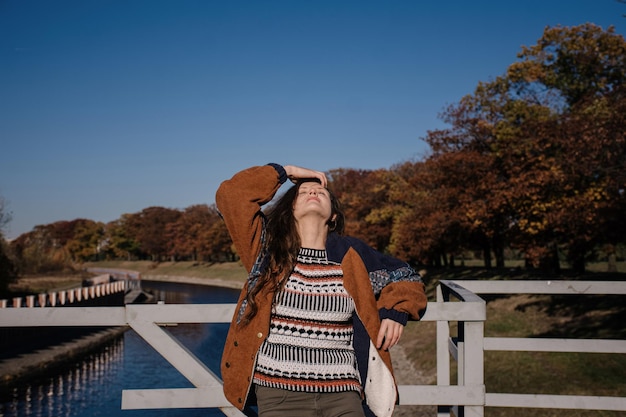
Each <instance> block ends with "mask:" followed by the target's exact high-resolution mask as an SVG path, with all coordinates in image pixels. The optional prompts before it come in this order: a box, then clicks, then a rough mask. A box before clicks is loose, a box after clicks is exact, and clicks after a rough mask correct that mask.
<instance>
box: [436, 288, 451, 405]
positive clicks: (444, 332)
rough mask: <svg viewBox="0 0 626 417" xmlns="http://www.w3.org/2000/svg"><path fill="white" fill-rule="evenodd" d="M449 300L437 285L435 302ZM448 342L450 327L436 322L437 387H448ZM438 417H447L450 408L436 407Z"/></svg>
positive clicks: (442, 321)
mask: <svg viewBox="0 0 626 417" xmlns="http://www.w3.org/2000/svg"><path fill="white" fill-rule="evenodd" d="M448 300H449V295H448V294H447V293H445V294H444V292H443V290H442V286H441V284H440V285H437V302H438V303H443V302H445V301H448ZM448 340H450V325H449V323H448V321H445V320H438V321H437V385H439V386H449V385H450V352H449V350H448ZM437 416H438V417H446V416H447V417H449V416H450V406H447V405H439V406H437Z"/></svg>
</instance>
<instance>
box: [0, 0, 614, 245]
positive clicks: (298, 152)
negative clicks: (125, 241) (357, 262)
mask: <svg viewBox="0 0 626 417" xmlns="http://www.w3.org/2000/svg"><path fill="white" fill-rule="evenodd" d="M624 14H626V4H623V3H619V2H618V1H617V0H586V1H582V0H571V1H567V0H561V1H554V0H542V1H536V0H528V1H502V0H491V1H488V0H478V1H473V2H468V1H421V0H411V1H409V0H392V1H369V0H359V1H342V0H332V1H325V0H322V1H308V0H285V1H273V0H257V1H235V0H233V1H227V0H221V1H212V0H196V1H187V0H176V1H174V0H169V1H161V0H123V1H122V0H74V1H66V0H54V1H52V0H39V1H35V0H0V196H1V197H3V198H4V200H5V203H6V206H7V207H6V208H7V209H8V210H9V211H11V212H12V213H13V220H12V222H11V223H10V224H9V225H8V227H7V228H6V229H5V234H6V236H7V237H9V238H14V237H17V236H18V235H20V234H21V233H24V232H28V231H30V230H32V228H33V227H34V226H36V225H39V224H48V223H52V222H54V221H58V220H72V219H76V218H87V219H92V220H97V221H104V222H108V221H111V220H115V219H117V218H119V217H120V216H121V215H122V214H124V213H135V212H139V211H141V210H142V209H144V208H146V207H149V206H163V207H170V208H180V209H182V208H185V207H188V206H190V205H193V204H203V203H206V204H212V203H213V202H214V194H215V190H216V189H217V186H218V184H219V183H220V182H221V181H222V180H224V179H226V178H229V177H230V176H232V175H233V174H234V173H235V172H237V171H238V170H240V169H242V168H245V167H248V166H251V165H258V164H265V163H267V162H278V163H283V164H295V165H301V166H305V167H309V168H314V169H319V170H330V169H334V168H359V169H376V168H390V167H392V166H393V165H394V164H397V163H401V162H404V161H407V160H414V159H420V158H421V157H422V156H423V155H424V154H425V153H426V152H427V151H428V148H427V145H426V144H425V143H424V142H423V141H422V140H421V138H423V137H424V136H425V134H426V132H427V131H428V130H432V129H437V128H441V127H443V124H442V122H441V121H440V120H439V119H438V115H439V114H440V112H441V111H442V110H443V109H444V108H445V107H446V106H447V105H449V104H452V103H456V102H458V100H459V99H460V98H461V97H463V96H464V95H466V94H470V93H472V92H473V90H474V88H475V87H476V85H477V83H478V82H479V81H488V80H490V79H492V78H493V77H496V76H498V75H500V74H502V73H503V72H504V70H505V69H506V67H507V66H508V65H510V64H511V63H513V62H515V60H516V54H517V53H518V52H519V51H520V48H521V46H522V45H533V44H535V43H536V41H537V39H539V38H540V37H541V35H542V32H543V29H544V28H545V27H546V26H556V25H559V24H560V25H563V26H573V25H578V24H582V23H585V22H592V23H595V24H598V25H600V26H602V27H604V28H607V27H608V26H609V25H614V26H615V27H616V30H617V32H618V33H621V34H624V33H626V18H624V17H623V15H624Z"/></svg>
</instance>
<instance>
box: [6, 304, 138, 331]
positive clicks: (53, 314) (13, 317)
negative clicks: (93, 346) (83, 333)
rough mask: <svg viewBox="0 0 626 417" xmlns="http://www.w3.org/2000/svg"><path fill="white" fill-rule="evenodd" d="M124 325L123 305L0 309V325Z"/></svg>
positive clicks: (124, 309) (124, 310) (124, 312)
mask: <svg viewBox="0 0 626 417" xmlns="http://www.w3.org/2000/svg"><path fill="white" fill-rule="evenodd" d="M125 325H126V308H125V307H42V308H36V309H35V308H28V309H26V308H5V309H2V310H0V327H37V326H125Z"/></svg>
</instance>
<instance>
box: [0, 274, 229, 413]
mask: <svg viewBox="0 0 626 417" xmlns="http://www.w3.org/2000/svg"><path fill="white" fill-rule="evenodd" d="M144 288H145V289H147V290H149V291H151V292H153V293H154V294H155V295H157V296H158V297H159V299H161V300H163V301H165V302H166V303H167V304H174V303H224V302H234V301H235V300H236V296H237V293H238V291H236V290H231V289H223V288H214V287H202V286H195V285H178V284H167V283H163V284H162V283H146V284H145V285H144ZM166 331H168V332H170V333H171V334H172V335H174V336H175V337H176V338H177V339H178V340H180V342H181V343H182V344H183V345H185V346H186V347H187V348H188V349H189V350H190V351H191V352H193V353H194V354H195V355H196V356H197V357H198V359H200V360H201V361H202V362H204V363H205V364H206V365H207V367H208V368H209V369H211V370H212V371H213V372H215V373H216V374H218V375H219V363H220V359H221V349H222V346H223V341H224V339H225V337H226V332H227V331H228V325H227V324H181V325H178V326H173V327H167V328H166ZM190 387H192V385H191V383H189V381H187V379H186V378H184V377H183V376H182V375H181V374H180V373H179V372H178V371H176V370H175V369H174V368H173V367H172V366H171V365H170V364H169V363H168V362H167V361H166V360H165V359H163V358H162V357H161V356H160V355H159V354H158V353H157V352H156V351H155V350H154V349H153V348H152V347H151V346H150V345H148V344H147V342H145V341H144V340H143V339H141V338H140V337H139V336H138V335H137V334H136V333H135V332H134V331H132V330H129V331H127V332H125V333H124V334H123V335H122V336H120V337H119V338H117V339H116V340H113V341H110V342H108V343H107V344H106V345H104V346H102V347H101V348H100V349H99V350H98V351H96V352H94V353H92V354H90V355H88V356H86V357H85V358H83V360H81V361H80V362H77V363H75V364H73V365H71V366H67V367H65V368H64V369H63V370H61V371H59V372H58V373H56V374H54V375H47V376H45V377H41V378H39V379H37V380H34V381H29V382H28V383H25V384H23V385H21V386H19V387H17V388H15V389H13V390H12V391H11V392H10V393H9V395H8V398H2V399H1V400H0V417H9V416H11V417H13V416H16V417H17V416H20V417H22V416H23V417H31V416H32V417H82V416H94V417H95V416H107V417H114V416H124V417H148V416H150V417H160V416H163V417H165V416H167V417H195V416H203V417H207V416H223V414H222V413H221V412H220V411H219V410H215V409H169V410H121V397H122V390H125V389H154V388H190Z"/></svg>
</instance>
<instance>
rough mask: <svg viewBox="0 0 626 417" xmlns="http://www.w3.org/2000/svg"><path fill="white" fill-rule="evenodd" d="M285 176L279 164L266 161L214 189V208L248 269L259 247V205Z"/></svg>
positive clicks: (269, 197)
mask: <svg viewBox="0 0 626 417" xmlns="http://www.w3.org/2000/svg"><path fill="white" fill-rule="evenodd" d="M286 180H287V173H286V172H285V169H284V168H283V167H282V166H281V165H278V164H268V165H264V166H256V167H252V168H248V169H245V170H243V171H240V172H238V173H237V174H235V175H234V176H233V177H232V178H231V179H229V180H226V181H224V182H222V183H221V184H220V186H219V188H218V190H217V193H216V195H215V203H216V205H217V209H218V210H219V212H220V214H221V215H222V217H223V219H224V222H225V223H226V228H227V229H228V233H229V234H230V237H231V239H232V240H233V244H234V245H235V249H236V250H237V254H238V255H239V257H240V258H241V261H242V263H243V265H244V267H245V268H246V270H247V271H248V272H250V270H251V269H252V266H253V265H254V262H255V260H256V258H257V256H258V254H259V252H260V250H261V245H262V242H261V234H262V232H263V227H264V224H263V223H264V221H265V220H264V215H263V212H262V211H261V207H262V206H263V205H264V204H267V203H268V202H270V201H271V200H272V198H273V197H274V195H275V194H276V192H277V191H278V189H279V188H280V186H281V185H282V184H283V183H284V182H285V181H286Z"/></svg>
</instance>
